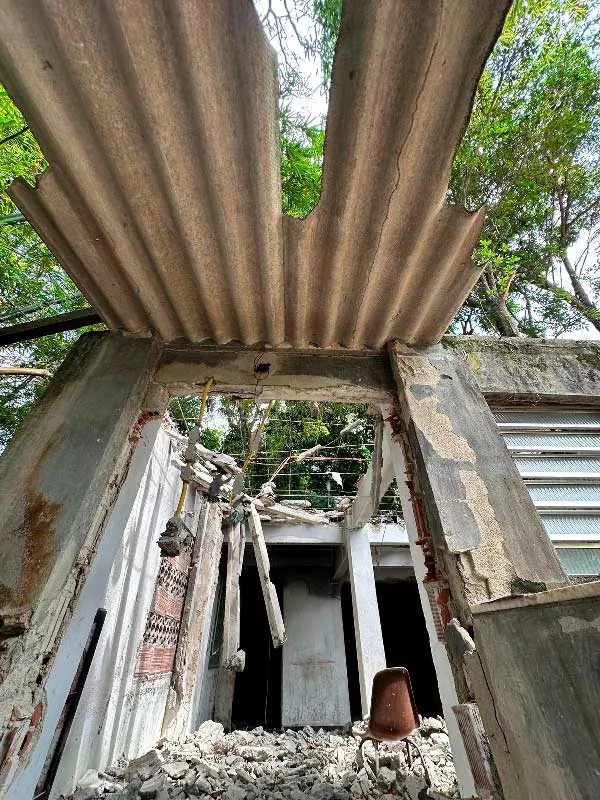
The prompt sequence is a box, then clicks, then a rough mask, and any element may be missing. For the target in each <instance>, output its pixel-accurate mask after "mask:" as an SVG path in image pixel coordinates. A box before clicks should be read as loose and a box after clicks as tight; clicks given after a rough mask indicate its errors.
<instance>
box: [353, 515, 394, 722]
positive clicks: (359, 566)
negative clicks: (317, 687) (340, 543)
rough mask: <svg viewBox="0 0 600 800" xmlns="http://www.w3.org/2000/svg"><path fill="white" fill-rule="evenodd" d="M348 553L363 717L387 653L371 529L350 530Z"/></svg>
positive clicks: (384, 663)
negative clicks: (382, 627) (373, 559)
mask: <svg viewBox="0 0 600 800" xmlns="http://www.w3.org/2000/svg"><path fill="white" fill-rule="evenodd" d="M344 536H345V542H346V552H347V554H348V567H349V571H350V588H351V590H352V612H353V616H354V632H355V636H356V652H357V657H358V677H359V683H360V702H361V706H362V713H363V716H365V715H366V714H368V713H369V708H370V705H371V689H372V687H373V677H374V675H375V673H376V672H379V670H381V669H385V667H386V662H385V650H384V648H383V635H382V633H381V621H380V619H379V607H378V605H377V594H376V591H375V574H374V572H373V562H372V560H371V545H370V543H369V533H368V527H367V526H364V527H362V528H358V529H355V530H352V529H349V528H346V530H345V533H344Z"/></svg>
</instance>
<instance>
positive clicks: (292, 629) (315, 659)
mask: <svg viewBox="0 0 600 800" xmlns="http://www.w3.org/2000/svg"><path fill="white" fill-rule="evenodd" d="M283 614H284V620H285V628H286V632H287V637H288V638H287V641H286V643H285V644H284V645H283V651H282V658H283V673H282V689H281V724H282V726H283V727H284V728H286V727H287V728H289V727H295V726H302V725H312V726H313V727H315V728H319V727H322V726H331V727H339V726H342V725H345V724H347V723H348V722H350V700H349V695H348V673H347V669H346V651H345V648H344V629H343V623H342V604H341V601H340V596H339V593H338V587H336V586H334V585H333V584H332V583H330V581H329V575H328V574H323V575H320V574H319V573H318V572H317V571H313V572H311V573H310V574H309V575H303V577H302V578H300V577H299V578H294V577H290V578H288V580H287V581H286V583H285V586H284V590H283Z"/></svg>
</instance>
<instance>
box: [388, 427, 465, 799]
mask: <svg viewBox="0 0 600 800" xmlns="http://www.w3.org/2000/svg"><path fill="white" fill-rule="evenodd" d="M383 452H384V460H386V461H387V462H388V463H389V462H391V463H392V464H393V465H394V472H395V474H396V481H397V484H398V492H399V494H400V503H401V504H402V513H403V515H404V523H405V525H406V530H407V533H408V541H409V546H410V555H411V559H412V563H413V569H414V571H415V578H416V579H417V587H418V590H419V598H420V600H421V607H422V609H423V616H424V617H425V625H426V627H427V634H428V636H429V646H430V648H431V657H432V660H433V666H434V667H435V674H436V677H437V683H438V691H439V693H440V700H441V701H442V710H443V712H444V719H445V720H446V725H447V727H448V737H449V739H450V747H451V749H452V757H453V759H454V766H455V768H456V777H457V780H458V788H459V789H460V794H461V797H474V796H475V795H476V794H477V793H476V791H475V783H474V781H473V775H472V773H471V767H470V766H469V759H468V758H467V753H466V750H465V745H464V742H463V739H462V736H461V733H460V730H459V728H458V724H457V722H456V717H455V716H454V712H453V711H452V707H453V706H456V705H458V702H459V701H458V695H457V694H456V687H455V686H454V675H453V674H452V667H451V666H450V661H449V660H448V654H447V652H446V647H445V645H444V642H443V641H442V640H440V637H439V635H438V630H437V627H436V624H435V620H434V617H433V611H432V609H431V604H430V601H429V595H428V594H427V591H426V589H425V586H424V584H423V581H424V580H425V575H426V570H425V559H424V557H423V551H422V550H421V547H420V546H419V545H418V544H417V540H418V538H419V532H418V530H417V524H416V520H415V514H414V511H413V507H412V503H411V501H410V494H409V491H408V487H407V485H406V468H405V464H404V455H403V453H402V449H401V447H400V446H399V445H398V444H396V442H394V441H392V437H391V430H390V428H389V424H388V425H386V430H385V435H384V441H383Z"/></svg>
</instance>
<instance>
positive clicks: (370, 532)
mask: <svg viewBox="0 0 600 800" xmlns="http://www.w3.org/2000/svg"><path fill="white" fill-rule="evenodd" d="M363 530H365V531H366V532H367V536H368V539H369V543H370V545H371V547H384V548H386V547H398V546H399V545H406V544H408V534H407V533H406V528H405V527H404V526H403V525H398V524H396V523H391V522H389V523H387V522H384V523H381V525H365V526H364V527H363ZM263 533H264V537H265V542H266V544H267V545H275V544H276V545H283V544H285V545H297V544H306V545H324V546H336V545H342V544H344V535H343V527H342V526H341V525H300V524H295V523H285V522H282V523H273V522H266V523H264V525H263ZM225 540H227V534H225ZM246 541H247V542H248V543H251V541H252V539H251V537H250V535H249V534H247V536H246Z"/></svg>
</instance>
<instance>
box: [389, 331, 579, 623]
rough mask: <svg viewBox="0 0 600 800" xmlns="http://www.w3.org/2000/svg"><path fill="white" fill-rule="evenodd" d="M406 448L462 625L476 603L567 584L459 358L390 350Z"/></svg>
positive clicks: (441, 353)
mask: <svg viewBox="0 0 600 800" xmlns="http://www.w3.org/2000/svg"><path fill="white" fill-rule="evenodd" d="M391 358H392V367H393V368H394V371H395V374H396V380H397V383H398V388H399V398H400V412H401V417H402V421H403V425H404V429H405V432H406V442H407V445H408V446H409V447H410V449H411V451H412V456H413V460H414V463H415V469H416V473H417V475H416V479H417V481H418V483H419V488H420V491H421V493H422V498H423V502H424V509H425V514H426V517H427V522H428V525H429V528H430V533H431V536H432V539H433V544H434V545H435V547H436V548H437V550H438V552H439V560H440V563H441V562H443V563H444V569H445V571H446V572H447V573H448V575H447V577H448V579H449V581H450V583H451V584H452V585H453V586H452V587H451V588H453V589H454V591H453V600H454V602H455V604H456V606H457V609H456V610H457V612H458V613H459V614H460V615H462V619H463V622H465V623H468V622H469V621H470V612H469V607H470V606H471V605H472V604H474V603H479V602H483V601H486V600H492V599H496V598H498V597H503V596H507V595H511V594H515V593H521V592H524V591H539V590H541V589H545V588H552V587H556V586H562V585H566V584H567V583H568V579H567V578H566V576H565V574H564V572H563V570H562V567H561V566H560V564H559V561H558V558H557V556H556V554H555V552H554V548H553V547H552V544H551V542H550V539H549V538H548V535H547V534H546V532H545V530H544V528H543V526H542V523H541V521H540V518H539V516H538V514H537V512H536V511H535V508H534V506H533V503H532V501H531V498H530V497H529V494H528V492H527V490H526V488H525V485H524V483H523V481H522V479H521V477H520V476H519V473H518V471H517V468H516V466H515V464H514V462H513V460H512V458H511V457H510V455H509V453H508V451H507V449H506V447H505V445H504V443H503V441H502V439H501V437H500V435H499V433H498V431H497V428H496V424H495V422H494V419H493V417H492V414H491V412H490V410H489V408H488V406H487V404H486V402H485V400H484V398H483V395H482V394H481V392H480V391H479V389H478V387H477V384H476V382H475V380H474V378H473V376H472V374H470V370H469V367H468V366H467V364H466V363H465V362H464V361H462V360H461V359H460V358H455V357H453V356H452V355H451V354H447V353H445V352H444V350H443V348H441V347H435V348H428V349H427V350H421V351H414V350H411V349H409V348H405V347H403V346H402V345H400V344H397V343H396V344H394V345H392V347H391Z"/></svg>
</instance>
